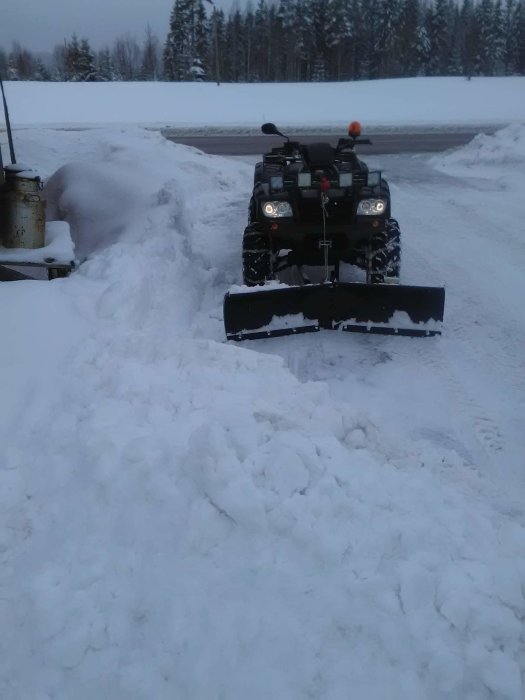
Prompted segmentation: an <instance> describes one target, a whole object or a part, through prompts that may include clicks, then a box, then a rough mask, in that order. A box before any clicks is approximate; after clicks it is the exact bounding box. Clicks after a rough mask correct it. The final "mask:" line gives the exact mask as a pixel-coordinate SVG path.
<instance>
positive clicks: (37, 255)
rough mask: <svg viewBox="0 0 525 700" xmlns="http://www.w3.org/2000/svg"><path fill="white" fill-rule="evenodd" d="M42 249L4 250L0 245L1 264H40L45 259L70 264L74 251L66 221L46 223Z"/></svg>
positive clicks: (73, 257)
mask: <svg viewBox="0 0 525 700" xmlns="http://www.w3.org/2000/svg"><path fill="white" fill-rule="evenodd" d="M44 242H45V246H44V247H43V248H5V247H4V246H2V245H0V261H2V262H35V263H41V262H44V261H45V260H46V258H54V260H55V261H56V262H60V263H70V262H71V261H74V260H75V249H74V246H73V240H72V238H71V232H70V230H69V225H68V223H67V222H66V221H63V220H62V221H47V222H46V230H45V237H44Z"/></svg>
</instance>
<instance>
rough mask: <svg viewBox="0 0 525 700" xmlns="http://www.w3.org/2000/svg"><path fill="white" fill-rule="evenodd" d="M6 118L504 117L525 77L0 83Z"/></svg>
mask: <svg viewBox="0 0 525 700" xmlns="http://www.w3.org/2000/svg"><path fill="white" fill-rule="evenodd" d="M6 93H7V99H8V102H9V107H10V111H11V120H12V123H13V125H14V126H15V127H21V126H23V125H26V124H53V125H82V127H84V126H85V125H87V124H91V125H93V124H115V123H118V124H123V123H128V124H153V125H159V124H160V125H162V126H172V127H173V126H178V127H191V128H192V129H193V130H197V131H199V130H202V131H204V132H206V133H210V132H213V131H215V130H219V131H220V130H221V129H225V128H237V129H238V128H245V129H253V128H256V129H258V128H259V126H260V125H261V124H262V123H263V122H265V121H274V122H277V123H279V124H280V126H281V127H282V128H284V129H286V128H291V127H294V126H300V127H302V128H304V127H305V126H309V127H312V128H319V127H323V126H324V127H330V126H331V127H334V126H337V127H339V128H340V127H341V124H347V123H348V122H349V121H351V120H352V119H359V120H361V121H362V122H363V123H364V124H365V125H366V127H367V128H378V127H388V128H393V127H395V128H404V127H407V126H410V127H426V128H429V127H432V126H444V125H445V126H450V125H455V126H458V125H465V126H468V127H471V126H472V125H474V124H475V125H484V124H485V125H487V124H506V123H509V122H515V121H521V120H523V115H524V114H525V78H523V77H509V78H474V79H472V80H465V79H464V78H403V79H396V80H374V81H357V82H346V83H285V84H278V83H263V84H222V85H220V86H217V85H215V84H214V83H200V84H199V83H142V82H139V83H120V82H115V83H82V84H80V83H24V82H10V83H7V84H6Z"/></svg>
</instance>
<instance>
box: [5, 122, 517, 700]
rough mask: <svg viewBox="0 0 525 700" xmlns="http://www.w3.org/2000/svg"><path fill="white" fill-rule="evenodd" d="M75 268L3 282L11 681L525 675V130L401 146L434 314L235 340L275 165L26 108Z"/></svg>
mask: <svg viewBox="0 0 525 700" xmlns="http://www.w3.org/2000/svg"><path fill="white" fill-rule="evenodd" d="M19 148H20V151H23V154H21V158H23V160H24V161H29V162H32V163H34V164H35V166H40V168H41V169H42V170H43V171H44V172H45V173H46V174H48V175H51V174H52V173H55V171H56V170H57V168H59V167H60V166H61V165H63V164H66V163H68V164H67V165H65V167H64V168H62V169H60V170H58V172H56V173H55V174H54V175H53V176H52V177H51V178H50V180H49V182H48V186H47V194H48V198H49V205H50V215H51V216H57V217H60V218H65V219H67V220H68V221H69V222H70V224H71V226H72V228H73V231H74V235H75V238H76V240H77V249H78V252H79V255H81V256H88V259H87V261H86V262H85V263H84V264H83V265H82V266H81V267H80V269H79V271H78V272H77V273H75V274H74V275H73V276H72V277H71V278H69V279H67V280H57V281H54V282H52V283H49V284H48V283H41V282H14V283H10V284H9V285H7V284H5V285H3V286H1V287H0V307H1V314H2V320H3V327H4V329H5V332H4V337H3V341H2V344H1V345H0V367H1V368H2V369H1V373H2V374H1V380H2V394H1V397H2V398H1V399H0V401H1V404H0V409H1V412H2V419H3V420H2V421H1V423H0V439H1V444H2V445H3V446H4V447H5V450H4V451H3V455H4V457H3V458H2V460H3V461H2V462H1V477H2V482H3V486H2V489H1V491H0V498H1V500H2V507H1V509H0V518H1V523H0V524H1V527H0V533H1V538H2V539H1V541H0V557H1V563H2V572H3V573H2V580H1V582H0V606H1V616H2V620H3V621H4V626H5V628H6V629H8V630H9V631H10V633H9V635H4V636H3V638H2V641H1V642H0V695H1V697H2V698H6V700H18V699H19V698H24V697H39V698H40V697H42V698H59V699H61V700H62V699H64V700H65V699H66V698H71V697H75V698H79V699H80V700H84V699H85V700H87V699H88V698H89V699H91V698H93V697H111V698H112V699H113V698H117V699H118V698H122V699H124V698H126V700H128V699H130V698H131V699H137V700H139V699H140V700H143V699H146V698H152V697H154V698H166V699H170V700H171V699H172V698H177V699H179V698H188V699H191V700H193V699H194V698H217V699H219V698H228V699H230V698H239V699H240V698H243V699H244V698H246V697H250V698H261V699H262V698H265V699H266V698H269V697H272V698H287V699H289V698H292V699H294V698H297V699H298V700H299V699H302V698H329V699H330V700H331V699H339V698H341V699H343V698H344V699H345V700H346V699H347V698H348V697H351V698H367V699H369V698H371V699H375V698H377V699H379V698H381V699H383V698H386V697H388V698H392V699H394V700H396V699H399V700H401V699H403V700H405V699H406V698H429V699H431V700H438V699H439V700H441V698H447V699H453V700H460V699H461V700H463V699H469V700H478V699H480V698H481V699H483V698H487V699H488V698H501V699H503V698H507V699H510V700H520V698H522V697H523V692H524V689H525V683H524V672H525V662H524V659H525V639H524V635H523V621H524V619H525V597H524V596H525V586H524V583H523V582H524V580H525V556H524V552H525V512H524V507H523V502H524V501H523V495H524V491H525V465H524V457H523V454H524V448H525V440H524V437H523V431H522V423H523V420H522V417H523V415H524V408H525V407H524V403H525V401H524V397H525V370H524V366H523V347H524V341H525V319H524V313H523V308H522V300H523V298H525V280H524V273H523V270H524V262H525V260H524V254H525V253H524V251H525V249H524V247H523V244H522V239H521V237H520V227H521V222H522V218H523V217H522V203H521V200H520V197H521V196H522V195H521V193H522V192H523V187H524V184H525V177H524V175H523V172H524V168H523V165H524V163H525V130H524V129H523V128H520V127H512V128H509V129H507V130H505V131H503V132H500V133H499V134H497V135H496V136H495V137H483V138H481V139H479V140H477V141H476V142H474V143H473V144H472V145H470V146H467V147H465V148H464V149H461V151H459V152H457V153H456V154H447V155H444V156H434V157H432V159H430V158H429V157H428V156H417V157H414V156H411V157H400V156H396V157H385V158H381V159H377V160H373V161H372V160H371V163H373V164H374V165H378V166H381V167H383V170H384V171H385V174H386V176H387V177H388V178H389V180H390V183H391V189H392V195H393V202H394V214H395V215H396V217H397V218H398V219H399V221H400V223H401V226H402V231H403V245H404V258H403V270H402V274H403V281H404V282H406V283H410V282H413V283H424V284H434V283H435V284H441V283H445V284H446V287H447V306H446V316H445V328H444V335H443V336H442V337H441V338H434V339H409V338H397V337H378V336H374V337H367V336H361V335H359V334H356V335H352V334H342V333H341V334H340V333H318V334H312V335H309V336H301V337H289V338H286V339H272V340H264V341H254V342H251V343H245V344H242V345H241V346H239V345H236V344H234V343H225V342H224V333H223V326H222V315H221V304H222V296H223V293H224V291H225V290H226V289H227V288H228V287H229V286H230V285H232V284H238V283H239V282H240V241H241V234H242V229H243V226H244V223H245V219H246V206H247V198H248V196H249V188H250V184H251V180H252V177H251V175H252V168H251V165H250V164H248V163H243V162H239V161H238V160H231V159H224V158H215V157H211V156H206V155H204V154H201V153H199V152H196V151H195V150H193V149H191V148H188V147H183V146H176V145H173V144H170V143H168V142H167V141H165V140H164V139H162V137H161V136H160V135H159V134H155V133H148V132H144V131H142V130H140V129H134V128H132V127H129V128H124V129H118V128H115V129H107V130H98V131H86V132H82V133H58V132H53V131H46V130H38V129H34V130H28V131H25V132H24V137H23V141H22V140H21V143H20V145H19Z"/></svg>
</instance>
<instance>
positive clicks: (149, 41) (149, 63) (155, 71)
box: [140, 24, 160, 80]
mask: <svg viewBox="0 0 525 700" xmlns="http://www.w3.org/2000/svg"><path fill="white" fill-rule="evenodd" d="M159 65H160V61H159V40H158V39H157V37H156V36H155V35H154V34H153V32H152V31H151V27H150V25H149V24H148V26H147V27H146V36H145V38H144V44H143V48H142V69H141V76H140V77H141V79H142V80H158V78H159Z"/></svg>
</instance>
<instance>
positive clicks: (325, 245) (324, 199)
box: [319, 177, 332, 283]
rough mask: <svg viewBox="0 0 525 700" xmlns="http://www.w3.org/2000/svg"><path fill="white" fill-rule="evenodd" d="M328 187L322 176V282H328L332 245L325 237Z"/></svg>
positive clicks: (320, 243) (328, 184) (320, 245)
mask: <svg viewBox="0 0 525 700" xmlns="http://www.w3.org/2000/svg"><path fill="white" fill-rule="evenodd" d="M329 187H330V183H329V182H328V180H326V178H324V177H323V178H322V179H321V182H320V190H321V211H322V216H323V240H322V241H320V242H319V247H321V248H322V249H323V251H324V283H327V282H330V281H331V280H330V273H329V272H328V249H329V248H331V247H332V241H329V240H328V239H327V238H326V219H327V217H328V212H327V211H326V205H327V204H328V202H329V199H328V195H327V194H326V190H327V189H328V188H329Z"/></svg>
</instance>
